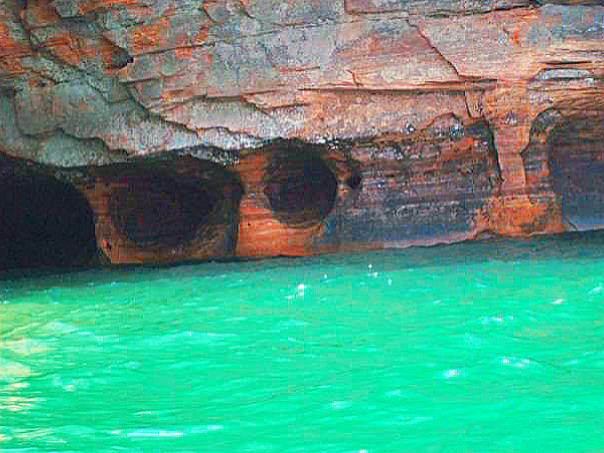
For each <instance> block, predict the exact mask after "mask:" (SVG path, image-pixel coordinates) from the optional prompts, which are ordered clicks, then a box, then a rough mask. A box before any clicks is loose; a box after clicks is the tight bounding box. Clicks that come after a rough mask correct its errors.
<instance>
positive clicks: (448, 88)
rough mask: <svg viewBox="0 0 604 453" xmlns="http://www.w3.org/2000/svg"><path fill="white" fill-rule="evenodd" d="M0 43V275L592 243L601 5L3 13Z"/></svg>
mask: <svg viewBox="0 0 604 453" xmlns="http://www.w3.org/2000/svg"><path fill="white" fill-rule="evenodd" d="M0 43H1V47H0V191H1V194H2V195H1V197H2V198H1V199H0V216H1V217H0V261H1V262H2V264H0V268H3V267H12V266H29V265H37V264H41V265H45V264H74V263H80V262H86V261H87V260H88V259H90V258H91V257H93V256H100V257H101V259H102V260H104V261H106V262H110V263H133V262H174V261H180V260H190V259H207V258H215V257H221V258H222V257H226V258H228V257H233V256H244V257H249V256H275V255H309V254H316V253H320V252H325V251H327V252H333V251H339V250H363V249H379V248H384V247H399V246H406V245H412V244H429V243H434V242H448V241H455V240H463V239H470V238H480V237H484V236H485V235H492V234H495V235H509V236H528V235H531V234H541V233H556V232H562V231H567V230H575V229H594V228H599V227H600V225H603V224H604V200H603V195H604V160H603V159H604V122H603V119H604V82H603V80H604V78H603V76H604V2H602V1H601V0H600V1H598V0H596V1H581V0H578V1H572V0H569V1H562V0H558V1H543V2H541V1H533V0H531V1H529V0H435V1H428V0H336V1H331V0H329V1H328V0H289V1H276V0H198V1H195V2H194V1H191V0H53V1H51V0H0ZM49 244H51V245H49ZM33 255H36V257H35V258H34V257H33Z"/></svg>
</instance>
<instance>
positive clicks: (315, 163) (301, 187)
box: [264, 149, 361, 226]
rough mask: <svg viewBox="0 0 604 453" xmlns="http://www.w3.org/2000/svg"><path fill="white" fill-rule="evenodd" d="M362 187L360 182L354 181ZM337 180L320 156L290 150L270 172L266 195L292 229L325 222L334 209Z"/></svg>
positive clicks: (276, 215)
mask: <svg viewBox="0 0 604 453" xmlns="http://www.w3.org/2000/svg"><path fill="white" fill-rule="evenodd" d="M351 183H352V184H353V185H356V186H357V187H358V185H360V183H361V181H360V180H358V181H357V180H356V179H355V180H354V181H351ZM337 190H338V180H337V178H336V175H335V174H334V172H333V171H332V170H331V169H330V168H329V167H328V166H327V164H326V163H325V162H324V161H323V159H322V158H321V157H320V155H319V154H317V153H315V152H313V151H312V150H306V152H305V150H303V149H300V150H298V149H288V150H287V153H286V154H284V155H279V154H278V155H276V157H275V158H274V160H273V161H272V163H271V165H270V166H269V168H268V171H267V178H266V186H265V189H264V193H265V195H266V196H267V198H268V199H269V202H270V205H271V208H272V210H273V213H274V215H275V217H277V218H278V219H279V221H281V222H283V223H286V224H288V225H290V226H306V225H309V224H314V223H318V222H320V221H322V220H323V219H325V217H327V215H328V214H329V213H330V211H331V210H332V209H333V207H334V203H335V200H336V196H337Z"/></svg>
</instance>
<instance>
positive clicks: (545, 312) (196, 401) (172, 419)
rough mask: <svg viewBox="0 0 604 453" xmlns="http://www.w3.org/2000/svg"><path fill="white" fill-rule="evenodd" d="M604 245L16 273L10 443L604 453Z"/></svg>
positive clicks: (7, 379)
mask: <svg viewBox="0 0 604 453" xmlns="http://www.w3.org/2000/svg"><path fill="white" fill-rule="evenodd" d="M603 237H604V236H601V235H588V236H575V237H571V238H570V239H569V238H566V239H560V238H558V239H539V240H534V241H531V242H512V241H494V242H484V243H474V244H459V245H453V246H441V247H430V248H418V249H408V250H404V251H397V252H387V253H374V254H363V255H346V256H331V257H322V258H313V259H276V260H266V261H257V262H244V263H207V264H200V265H187V266H180V267H173V268H163V269H153V268H128V269H114V270H107V269H102V270H98V269H97V270H89V271H85V272H79V273H77V272H76V273H74V272H72V273H63V274H55V275H50V274H39V275H29V276H23V275H18V274H16V273H13V274H11V275H8V274H5V275H4V280H2V281H0V451H2V452H15V451H23V452H25V451H26V452H39V451H71V452H110V451H111V452H114V451H133V452H193V451H194V452H357V453H359V452H367V453H369V452H399V451H415V452H424V451H448V452H456V451H476V452H487V451H505V452H509V451H514V452H516V451H520V452H524V451H527V452H537V451H572V452H583V451H602V449H604V239H603Z"/></svg>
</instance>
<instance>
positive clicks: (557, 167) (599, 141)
mask: <svg viewBox="0 0 604 453" xmlns="http://www.w3.org/2000/svg"><path fill="white" fill-rule="evenodd" d="M546 149H547V156H548V165H549V169H550V175H551V184H552V189H553V191H554V193H555V194H556V195H557V197H558V198H559V200H560V204H561V209H562V215H563V217H564V219H565V220H566V221H567V222H569V223H570V224H571V226H573V227H575V228H576V229H579V230H588V229H596V228H604V117H602V116H601V115H599V116H590V117H579V118H577V117H574V118H567V119H565V120H564V121H562V122H560V124H558V125H557V126H556V127H554V128H553V129H552V130H551V132H550V133H549V134H548V136H547V139H546Z"/></svg>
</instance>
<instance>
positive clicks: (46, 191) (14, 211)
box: [0, 158, 97, 270]
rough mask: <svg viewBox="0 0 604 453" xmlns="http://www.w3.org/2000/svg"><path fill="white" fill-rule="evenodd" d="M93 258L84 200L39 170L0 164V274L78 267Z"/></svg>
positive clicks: (88, 213)
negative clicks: (11, 270)
mask: <svg viewBox="0 0 604 453" xmlns="http://www.w3.org/2000/svg"><path fill="white" fill-rule="evenodd" d="M96 255H97V248H96V241H95V228H94V215H93V212H92V209H91V208H90V206H89V204H88V202H87V200H86V199H85V198H84V196H83V195H82V194H81V193H80V192H79V191H78V190H77V189H76V188H75V187H74V186H73V185H71V184H69V183H68V182H64V181H61V180H59V179H57V178H56V177H54V176H52V175H51V174H48V173H47V172H45V171H44V170H43V169H42V168H41V167H39V166H37V165H34V164H30V163H27V162H20V161H16V160H12V159H5V158H2V159H0V270H8V269H16V268H23V269H29V268H70V267H82V266H87V265H90V264H92V263H93V262H94V259H95V257H96Z"/></svg>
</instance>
